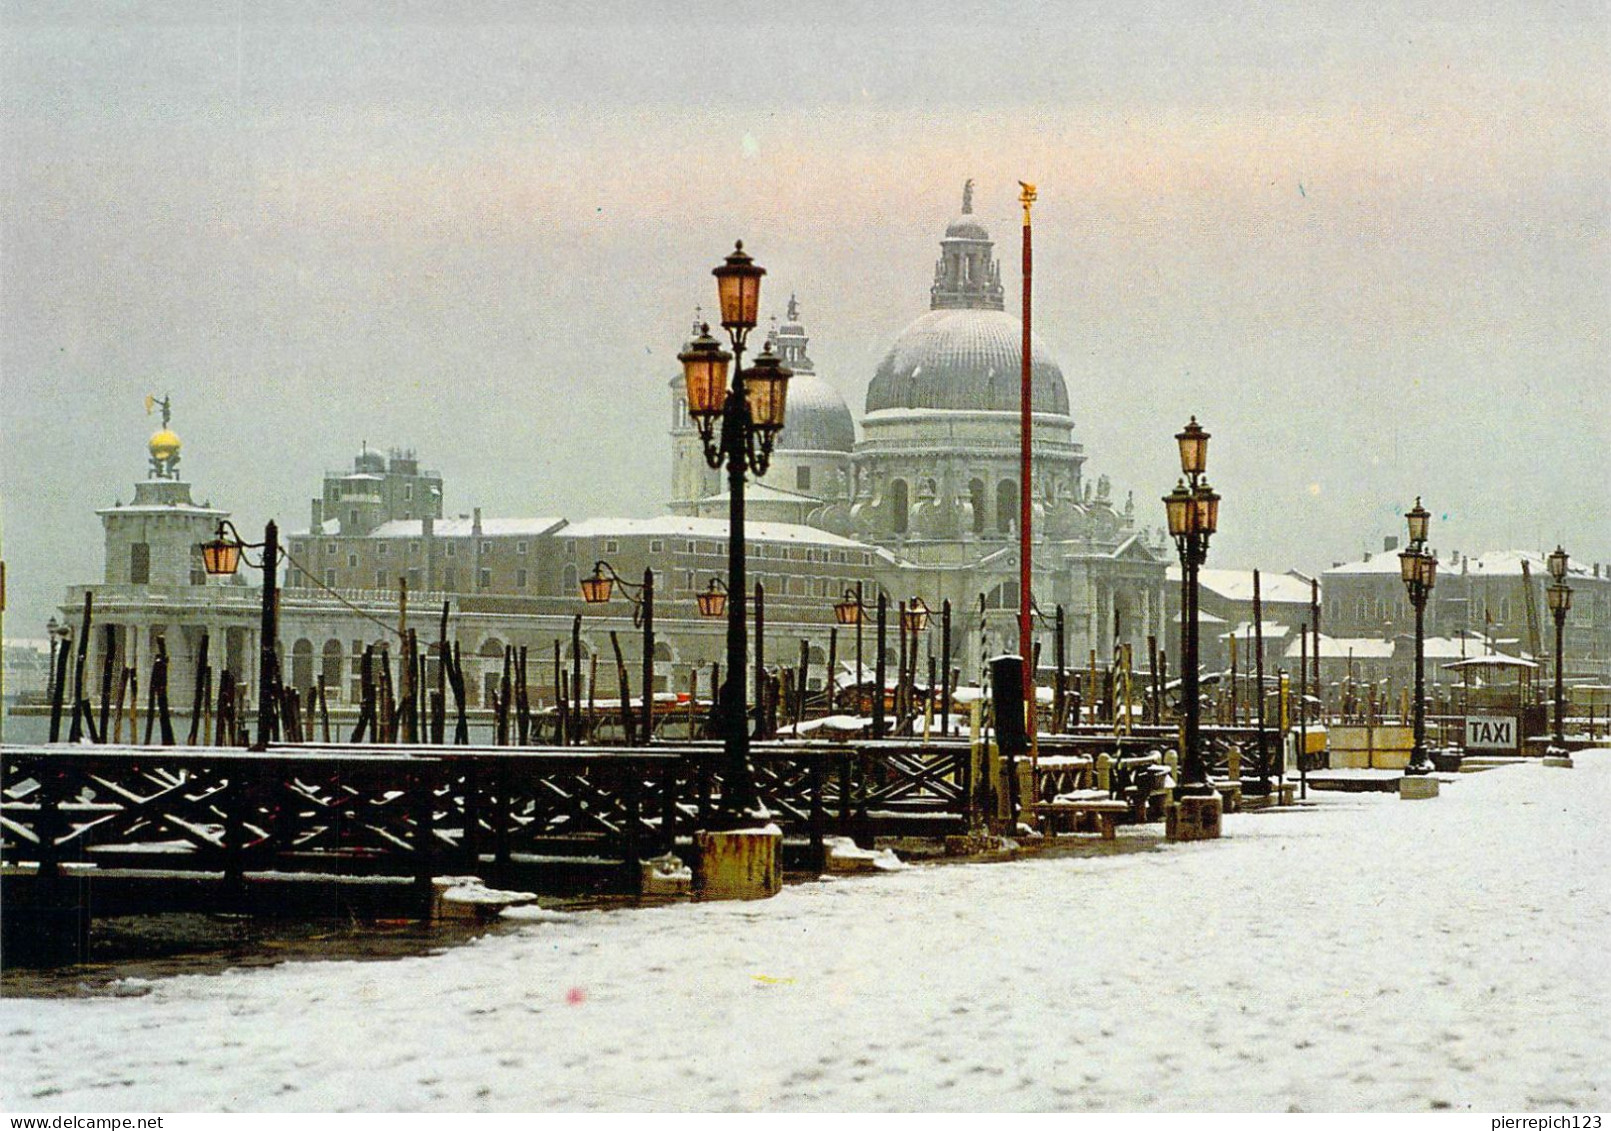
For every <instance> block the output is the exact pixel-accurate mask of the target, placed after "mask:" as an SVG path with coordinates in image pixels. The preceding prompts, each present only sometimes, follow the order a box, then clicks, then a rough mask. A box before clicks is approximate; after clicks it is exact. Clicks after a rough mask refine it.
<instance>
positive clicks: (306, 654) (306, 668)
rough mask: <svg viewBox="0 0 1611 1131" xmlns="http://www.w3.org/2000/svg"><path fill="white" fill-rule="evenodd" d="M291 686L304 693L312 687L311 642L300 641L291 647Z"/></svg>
mask: <svg viewBox="0 0 1611 1131" xmlns="http://www.w3.org/2000/svg"><path fill="white" fill-rule="evenodd" d="M291 686H292V687H294V688H296V689H297V691H299V692H306V691H307V690H308V688H310V687H312V686H313V641H311V640H307V639H302V640H298V641H297V642H296V643H295V644H293V645H291Z"/></svg>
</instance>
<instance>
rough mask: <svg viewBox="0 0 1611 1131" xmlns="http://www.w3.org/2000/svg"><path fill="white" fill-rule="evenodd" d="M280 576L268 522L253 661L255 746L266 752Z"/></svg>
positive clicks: (276, 541)
mask: <svg viewBox="0 0 1611 1131" xmlns="http://www.w3.org/2000/svg"><path fill="white" fill-rule="evenodd" d="M279 572H280V528H279V527H278V526H276V525H275V524H274V520H273V519H270V520H269V522H268V525H266V526H265V527H263V620H262V625H261V627H260V628H259V629H258V636H259V638H260V645H261V647H260V649H259V654H258V661H257V746H256V749H258V750H267V749H268V744H269V743H270V742H272V741H273V740H274V737H275V726H274V720H275V717H276V711H275V708H276V706H277V704H276V703H275V702H274V664H275V654H274V637H275V628H274V623H275V613H276V611H277V610H276V608H275V606H276V604H277V603H278V602H277V597H278V587H279V586H278V582H279Z"/></svg>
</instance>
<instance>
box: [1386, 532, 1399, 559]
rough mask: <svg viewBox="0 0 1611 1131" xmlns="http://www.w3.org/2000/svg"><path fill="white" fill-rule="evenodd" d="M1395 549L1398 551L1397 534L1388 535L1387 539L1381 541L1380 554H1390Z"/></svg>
mask: <svg viewBox="0 0 1611 1131" xmlns="http://www.w3.org/2000/svg"><path fill="white" fill-rule="evenodd" d="M1396 549H1398V535H1397V534H1389V535H1387V537H1385V538H1383V539H1382V553H1384V554H1390V553H1392V552H1393V551H1394V550H1396Z"/></svg>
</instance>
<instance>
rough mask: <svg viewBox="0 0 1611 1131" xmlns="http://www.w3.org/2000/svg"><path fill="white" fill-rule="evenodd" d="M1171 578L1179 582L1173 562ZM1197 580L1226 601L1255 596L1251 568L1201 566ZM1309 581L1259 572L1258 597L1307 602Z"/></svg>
mask: <svg viewBox="0 0 1611 1131" xmlns="http://www.w3.org/2000/svg"><path fill="white" fill-rule="evenodd" d="M1166 576H1167V578H1168V580H1170V581H1173V582H1175V583H1177V584H1178V583H1179V582H1180V566H1178V565H1172V566H1170V567H1169V568H1168V572H1167V574H1166ZM1197 583H1198V584H1199V585H1201V586H1202V587H1203V588H1204V589H1207V590H1208V591H1209V592H1211V593H1215V594H1218V595H1219V596H1221V597H1223V598H1225V599H1226V600H1227V601H1251V600H1252V599H1253V571H1252V570H1250V569H1199V570H1198V571H1197ZM1310 596H1311V594H1310V590H1309V583H1308V582H1307V581H1305V580H1303V579H1302V578H1297V577H1293V576H1292V575H1291V574H1287V573H1265V572H1264V571H1263V570H1260V571H1259V599H1260V600H1262V601H1275V602H1277V603H1279V604H1293V605H1307V604H1308V603H1309V599H1310Z"/></svg>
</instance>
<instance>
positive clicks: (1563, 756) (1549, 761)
mask: <svg viewBox="0 0 1611 1131" xmlns="http://www.w3.org/2000/svg"><path fill="white" fill-rule="evenodd" d="M1544 765H1546V766H1556V767H1559V768H1560V769H1563V770H1570V769H1571V768H1572V755H1571V753H1570V752H1568V751H1567V750H1565V749H1563V748H1562V747H1559V746H1551V747H1550V748H1549V749H1548V750H1546V751H1544Z"/></svg>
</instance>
